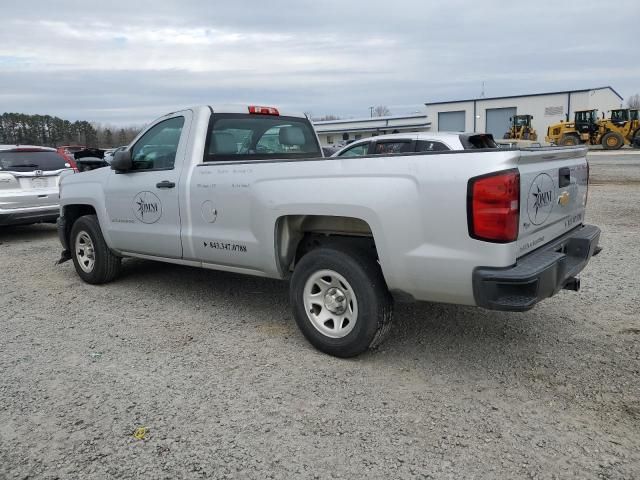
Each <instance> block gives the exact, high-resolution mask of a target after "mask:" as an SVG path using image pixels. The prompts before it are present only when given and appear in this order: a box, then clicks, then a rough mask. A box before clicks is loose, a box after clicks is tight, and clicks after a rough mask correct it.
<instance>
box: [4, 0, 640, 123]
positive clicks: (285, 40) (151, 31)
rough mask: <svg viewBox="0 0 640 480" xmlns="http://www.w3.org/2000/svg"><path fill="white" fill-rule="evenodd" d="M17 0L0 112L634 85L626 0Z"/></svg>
mask: <svg viewBox="0 0 640 480" xmlns="http://www.w3.org/2000/svg"><path fill="white" fill-rule="evenodd" d="M617 6H618V8H617V9H616V11H617V12H620V15H619V16H614V15H608V14H605V12H603V9H602V2H599V1H592V0H583V1H581V2H580V3H579V5H576V4H575V3H574V2H550V1H538V2H533V4H531V3H529V4H527V5H526V6H525V5H524V4H521V3H515V4H514V3H512V4H507V3H506V2H502V1H499V0H485V1H483V2H472V1H470V0H469V1H461V0H453V1H449V2H446V3H444V2H443V3H441V4H435V3H431V2H423V1H419V0H415V1H407V0H399V1H396V2H393V4H389V3H388V2H382V1H378V0H374V1H366V2H365V1H352V2H344V1H336V0H328V1H323V2H312V1H303V0H298V1H296V2H293V1H284V0H276V1H270V2H255V1H247V0H236V1H235V2H212V1H204V0H203V1H191V2H187V1H180V2H178V1H161V0H155V1H146V0H144V1H140V2H124V1H112V2H100V4H98V2H95V4H93V3H91V4H90V2H86V1H60V2H47V1H44V0H40V1H25V2H22V3H19V4H18V3H17V2H12V3H11V4H10V5H7V6H4V5H3V28H2V29H0V110H1V111H19V112H26V113H49V114H54V115H59V116H63V117H65V118H69V119H90V120H96V121H102V122H111V123H120V124H123V123H142V122H146V121H148V120H150V119H152V118H153V117H155V116H157V115H160V114H162V113H164V112H166V111H167V110H170V109H175V108H181V107H184V106H188V105H192V104H198V103H210V104H211V103H236V102H256V103H259V102H260V103H272V104H277V105H280V106H282V107H286V108H288V109H294V110H298V111H312V112H313V113H314V114H316V115H321V114H327V113H334V114H340V115H366V114H367V112H368V107H369V106H370V105H377V104H386V105H389V106H391V109H392V111H393V112H394V113H405V112H407V111H412V110H416V109H419V108H420V107H421V104H422V103H424V102H425V101H436V100H447V99H456V98H462V97H473V96H477V95H478V94H479V93H480V84H481V82H482V81H484V82H485V83H486V93H487V95H491V96H493V95H496V96H497V95H511V94H519V93H528V92H541V91H546V90H562V89H573V88H585V87H595V86H602V85H612V86H613V87H614V88H616V89H617V90H618V91H619V92H620V93H621V94H622V95H623V96H628V95H631V94H633V93H636V92H638V91H640V81H639V80H640V53H638V50H637V48H636V47H635V44H634V42H633V41H632V40H631V37H632V36H633V35H635V33H634V32H635V27H636V21H637V18H638V16H639V15H638V14H640V4H639V3H638V2H637V0H622V1H620V2H618V3H617Z"/></svg>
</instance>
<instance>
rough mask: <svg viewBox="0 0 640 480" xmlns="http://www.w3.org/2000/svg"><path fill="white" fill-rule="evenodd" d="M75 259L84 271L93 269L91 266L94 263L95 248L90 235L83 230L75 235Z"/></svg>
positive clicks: (89, 271)
mask: <svg viewBox="0 0 640 480" xmlns="http://www.w3.org/2000/svg"><path fill="white" fill-rule="evenodd" d="M76 259H77V260H78V265H80V268H81V269H82V271H84V272H86V273H91V272H92V271H93V267H94V266H95V264H96V256H95V249H94V247H93V240H91V237H90V236H89V234H88V233H87V232H85V231H82V232H79V233H78V235H76Z"/></svg>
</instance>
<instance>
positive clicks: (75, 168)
mask: <svg viewBox="0 0 640 480" xmlns="http://www.w3.org/2000/svg"><path fill="white" fill-rule="evenodd" d="M58 155H60V156H61V157H62V158H64V159H65V161H66V162H67V163H68V164H69V166H70V167H71V168H73V171H74V172H75V173H78V164H77V163H76V160H75V158H73V155H71V154H70V153H60V152H58Z"/></svg>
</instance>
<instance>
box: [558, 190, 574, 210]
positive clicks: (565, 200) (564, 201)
mask: <svg viewBox="0 0 640 480" xmlns="http://www.w3.org/2000/svg"><path fill="white" fill-rule="evenodd" d="M570 198H571V195H570V194H569V192H562V193H561V194H560V196H559V197H558V203H559V204H560V205H562V206H563V207H566V206H567V205H568V204H569V200H570Z"/></svg>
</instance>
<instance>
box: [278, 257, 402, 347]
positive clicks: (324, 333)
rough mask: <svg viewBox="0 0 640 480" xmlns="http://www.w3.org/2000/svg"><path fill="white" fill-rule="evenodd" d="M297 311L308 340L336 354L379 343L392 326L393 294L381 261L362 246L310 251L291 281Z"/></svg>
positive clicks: (298, 319)
mask: <svg viewBox="0 0 640 480" xmlns="http://www.w3.org/2000/svg"><path fill="white" fill-rule="evenodd" d="M290 296H291V303H292V307H293V315H294V318H295V320H296V323H297V324H298V327H299V328H300V330H301V331H302V333H303V335H304V336H305V337H306V338H307V340H308V341H309V342H310V343H311V344H312V345H313V346H314V347H316V348H317V349H318V350H320V351H322V352H324V353H328V354H329V355H334V356H336V357H345V358H346V357H353V356H355V355H358V354H360V353H362V352H364V351H365V350H367V349H368V348H373V347H375V346H377V345H379V344H380V343H381V342H382V341H383V340H384V338H385V337H386V335H387V333H388V332H389V329H390V326H391V318H392V304H393V302H392V299H391V295H390V294H389V291H388V289H387V286H386V283H385V281H384V278H383V276H382V271H381V270H380V266H379V265H378V263H377V261H376V260H375V259H374V258H372V257H370V256H369V255H367V254H366V253H364V252H361V251H359V250H357V249H346V248H345V249H341V248H340V247H335V246H332V247H331V248H328V247H322V248H317V249H315V250H312V251H311V252H309V253H307V254H306V255H305V256H304V257H302V259H301V260H300V262H298V264H297V265H296V267H295V270H294V272H293V276H292V278H291V284H290Z"/></svg>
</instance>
